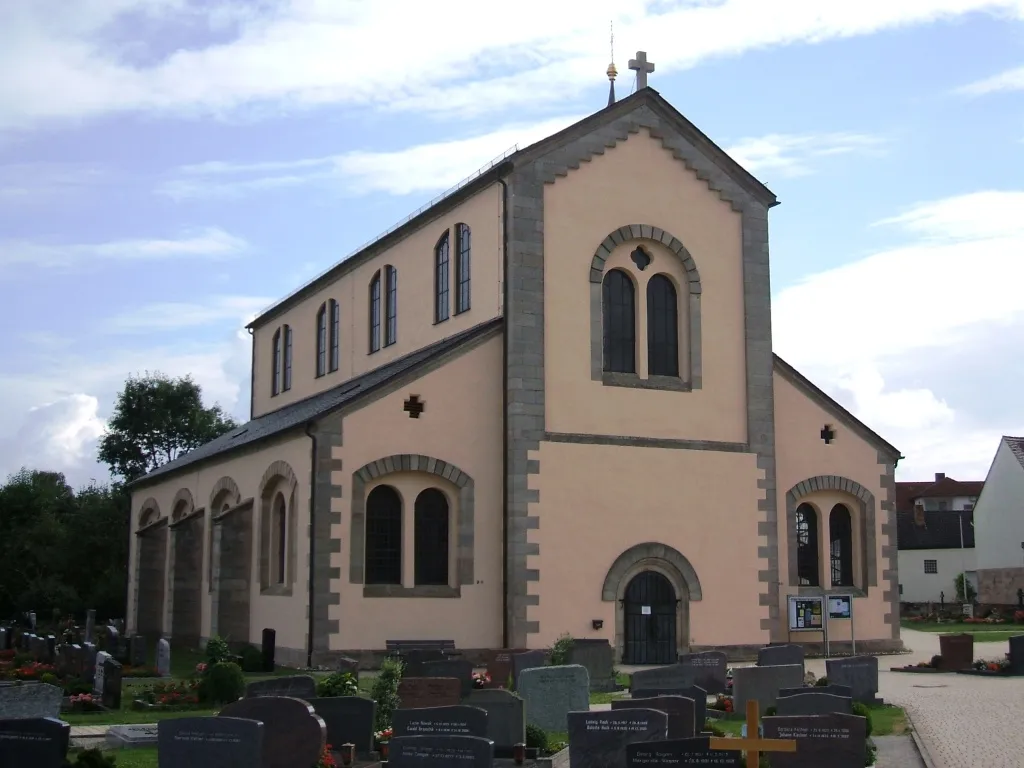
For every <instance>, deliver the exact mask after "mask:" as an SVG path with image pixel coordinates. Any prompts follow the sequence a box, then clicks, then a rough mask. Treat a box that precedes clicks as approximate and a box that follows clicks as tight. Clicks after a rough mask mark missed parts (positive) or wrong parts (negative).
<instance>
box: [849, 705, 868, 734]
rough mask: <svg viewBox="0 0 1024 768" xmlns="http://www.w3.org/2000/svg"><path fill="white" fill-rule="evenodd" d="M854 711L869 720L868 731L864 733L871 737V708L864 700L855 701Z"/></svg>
mask: <svg viewBox="0 0 1024 768" xmlns="http://www.w3.org/2000/svg"><path fill="white" fill-rule="evenodd" d="M852 711H853V714H855V715H858V716H860V717H863V718H865V719H866V720H867V721H868V722H867V731H866V733H865V734H864V735H865V736H867V737H868V738H871V710H870V709H868V708H867V705H866V704H864V703H862V702H859V701H855V702H853V710H852Z"/></svg>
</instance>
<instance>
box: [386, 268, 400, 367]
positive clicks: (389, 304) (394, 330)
mask: <svg viewBox="0 0 1024 768" xmlns="http://www.w3.org/2000/svg"><path fill="white" fill-rule="evenodd" d="M384 286H385V288H386V291H385V293H384V297H385V298H384V317H385V321H386V322H385V323H384V346H385V347H386V346H388V345H390V344H394V343H395V342H396V341H397V340H398V270H397V269H395V268H394V267H392V266H391V265H390V264H389V265H387V266H386V267H384Z"/></svg>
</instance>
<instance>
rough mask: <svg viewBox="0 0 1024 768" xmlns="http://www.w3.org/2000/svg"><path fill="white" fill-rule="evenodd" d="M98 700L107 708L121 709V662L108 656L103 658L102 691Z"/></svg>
mask: <svg viewBox="0 0 1024 768" xmlns="http://www.w3.org/2000/svg"><path fill="white" fill-rule="evenodd" d="M100 701H101V703H102V704H103V706H104V707H106V708H107V709H113V710H115V711H116V710H119V709H121V662H119V661H115V660H114V659H113V658H112V657H110V656H108V657H107V658H105V659H104V660H103V691H102V692H101V693H100Z"/></svg>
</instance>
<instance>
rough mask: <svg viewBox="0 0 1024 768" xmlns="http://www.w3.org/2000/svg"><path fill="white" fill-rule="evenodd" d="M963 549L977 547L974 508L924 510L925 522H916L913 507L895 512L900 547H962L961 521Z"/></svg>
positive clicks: (898, 545)
mask: <svg viewBox="0 0 1024 768" xmlns="http://www.w3.org/2000/svg"><path fill="white" fill-rule="evenodd" d="M961 520H963V524H964V548H965V549H968V548H972V547H974V525H973V522H974V511H973V510H971V511H964V510H960V511H952V512H925V513H924V525H917V524H916V523H915V522H914V512H913V510H911V511H909V512H897V513H896V540H897V548H898V549H960V521H961Z"/></svg>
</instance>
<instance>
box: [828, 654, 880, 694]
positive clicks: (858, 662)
mask: <svg viewBox="0 0 1024 768" xmlns="http://www.w3.org/2000/svg"><path fill="white" fill-rule="evenodd" d="M825 675H826V676H827V677H828V681H829V682H830V683H833V684H837V685H845V686H848V687H849V688H850V690H851V693H852V694H853V700H854V701H860V702H863V703H865V704H872V703H874V702H875V701H877V696H878V659H877V658H875V657H874V656H853V657H851V658H849V659H828V660H826V661H825Z"/></svg>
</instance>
